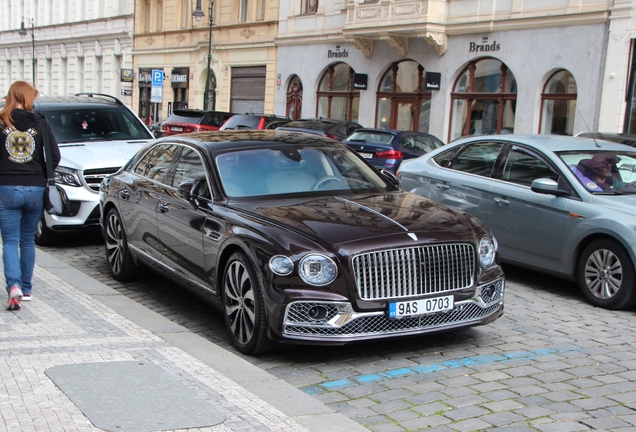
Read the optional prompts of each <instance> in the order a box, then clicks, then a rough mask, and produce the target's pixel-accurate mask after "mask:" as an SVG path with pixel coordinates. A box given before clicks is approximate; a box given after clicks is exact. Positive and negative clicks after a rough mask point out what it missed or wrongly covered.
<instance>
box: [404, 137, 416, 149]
mask: <svg viewBox="0 0 636 432" xmlns="http://www.w3.org/2000/svg"><path fill="white" fill-rule="evenodd" d="M402 147H404V148H407V149H414V148H415V143H414V142H413V136H412V135H408V136H405V137H404V138H403V139H402Z"/></svg>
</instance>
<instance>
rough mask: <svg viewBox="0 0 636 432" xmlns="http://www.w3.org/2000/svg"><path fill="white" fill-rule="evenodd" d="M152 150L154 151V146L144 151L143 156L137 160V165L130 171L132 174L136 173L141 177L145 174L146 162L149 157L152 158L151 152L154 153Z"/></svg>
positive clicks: (148, 160)
mask: <svg viewBox="0 0 636 432" xmlns="http://www.w3.org/2000/svg"><path fill="white" fill-rule="evenodd" d="M154 151H155V149H154V148H153V149H151V150H150V151H149V152H147V153H146V155H145V156H144V157H142V158H141V160H140V161H139V162H137V165H136V166H135V167H134V168H133V169H132V172H133V173H134V174H137V175H139V176H142V177H145V176H146V169H147V168H148V163H149V162H150V159H151V158H152V154H153V153H154Z"/></svg>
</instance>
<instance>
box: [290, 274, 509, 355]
mask: <svg viewBox="0 0 636 432" xmlns="http://www.w3.org/2000/svg"><path fill="white" fill-rule="evenodd" d="M504 285H505V279H504V278H503V277H501V278H499V279H496V280H494V281H492V282H489V283H487V284H484V285H481V286H479V287H478V288H477V289H476V291H475V296H474V297H472V298H470V299H468V300H464V301H459V302H456V303H455V308H454V309H452V310H450V311H447V312H439V313H435V314H428V315H417V316H412V317H407V318H402V319H390V318H389V317H388V313H387V312H386V311H379V312H355V311H353V308H352V307H351V304H350V303H344V302H328V301H322V302H316V301H297V302H292V303H290V304H288V305H287V308H286V311H285V317H284V322H283V332H282V333H283V334H282V337H283V338H282V339H283V340H289V341H290V342H291V340H295V341H297V342H299V341H307V342H325V343H333V344H337V343H347V342H352V341H358V340H369V339H378V338H384V337H395V336H408V335H416V334H423V333H430V332H437V331H443V330H450V329H455V328H462V327H470V326H475V325H481V324H487V323H489V322H491V321H494V320H495V319H497V318H499V317H500V316H501V315H502V314H503V307H504V303H503V297H504ZM317 306H318V307H320V308H323V309H322V310H323V311H324V310H326V311H327V312H326V314H324V316H323V314H319V315H320V318H318V319H316V318H312V316H311V315H312V313H311V312H310V311H315V310H316V309H315V308H316V307H317ZM312 308H313V309H312ZM313 315H316V314H315V313H314V314H313Z"/></svg>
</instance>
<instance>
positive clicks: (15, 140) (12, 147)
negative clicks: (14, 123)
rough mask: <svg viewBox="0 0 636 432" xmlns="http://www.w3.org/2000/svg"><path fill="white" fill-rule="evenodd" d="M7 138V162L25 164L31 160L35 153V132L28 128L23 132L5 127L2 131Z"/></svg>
mask: <svg viewBox="0 0 636 432" xmlns="http://www.w3.org/2000/svg"><path fill="white" fill-rule="evenodd" d="M2 132H3V133H4V134H5V135H6V136H7V141H6V142H5V147H6V149H7V152H8V153H9V160H10V161H11V162H15V163H27V162H31V161H32V160H33V153H34V152H35V139H34V138H33V137H34V136H35V135H37V132H36V130H35V129H33V128H29V129H28V130H26V131H25V132H22V131H19V130H17V129H13V128H10V127H5V128H4V130H3V131H2Z"/></svg>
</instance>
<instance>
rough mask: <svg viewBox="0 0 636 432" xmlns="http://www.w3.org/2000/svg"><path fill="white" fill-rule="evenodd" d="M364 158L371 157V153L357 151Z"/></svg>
mask: <svg viewBox="0 0 636 432" xmlns="http://www.w3.org/2000/svg"><path fill="white" fill-rule="evenodd" d="M359 155H360V156H362V157H363V158H365V159H373V153H359Z"/></svg>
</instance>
